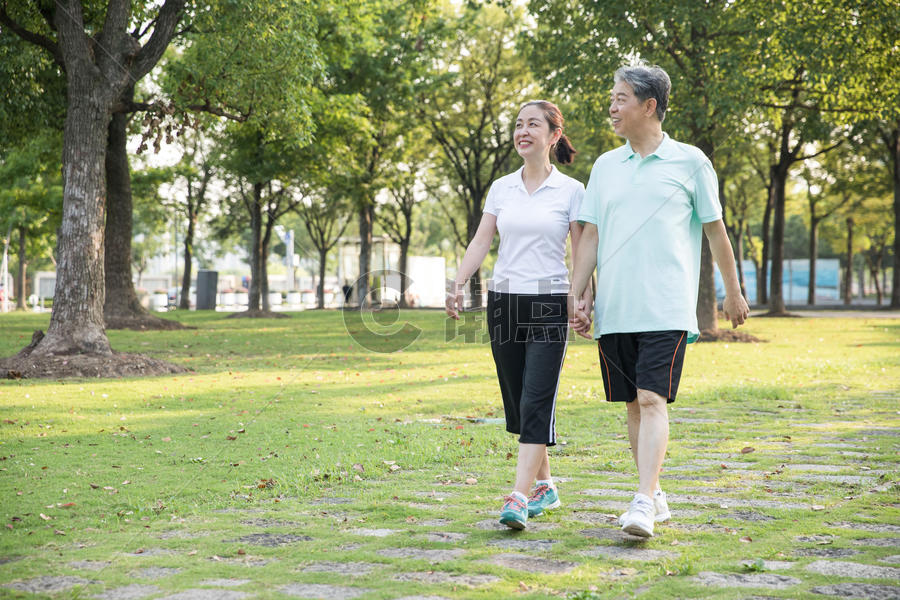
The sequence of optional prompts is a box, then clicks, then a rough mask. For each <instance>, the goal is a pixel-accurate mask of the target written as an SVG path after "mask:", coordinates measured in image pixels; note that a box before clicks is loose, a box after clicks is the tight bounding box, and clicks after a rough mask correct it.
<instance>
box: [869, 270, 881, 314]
mask: <svg viewBox="0 0 900 600" xmlns="http://www.w3.org/2000/svg"><path fill="white" fill-rule="evenodd" d="M866 262H868V263H869V275H871V276H872V282H873V283H874V284H875V299H876V304H877V305H878V306H881V299H882V291H881V282H880V281H878V275H879V271H880V270H881V264H880V262H881V261H879V260H878V259H877V258H872V259H869V260H867V261H866Z"/></svg>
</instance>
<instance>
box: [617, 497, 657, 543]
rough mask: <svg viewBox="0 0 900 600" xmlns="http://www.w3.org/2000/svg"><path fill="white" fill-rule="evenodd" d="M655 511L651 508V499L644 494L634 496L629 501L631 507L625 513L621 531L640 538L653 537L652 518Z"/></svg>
mask: <svg viewBox="0 0 900 600" xmlns="http://www.w3.org/2000/svg"><path fill="white" fill-rule="evenodd" d="M655 516H656V509H655V508H654V507H653V499H652V498H650V496H645V495H644V494H635V495H634V500H632V501H631V507H630V508H629V509H628V512H627V513H625V519H624V523H623V524H622V531H624V532H625V533H630V534H631V535H636V536H640V537H653V518H654V517H655Z"/></svg>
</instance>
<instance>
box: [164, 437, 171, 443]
mask: <svg viewBox="0 0 900 600" xmlns="http://www.w3.org/2000/svg"><path fill="white" fill-rule="evenodd" d="M162 441H164V442H171V441H172V438H170V437H164V438H163V439H162Z"/></svg>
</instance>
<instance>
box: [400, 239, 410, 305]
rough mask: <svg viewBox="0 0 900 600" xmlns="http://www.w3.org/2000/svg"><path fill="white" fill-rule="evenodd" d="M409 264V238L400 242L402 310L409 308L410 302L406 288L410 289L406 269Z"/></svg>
mask: <svg viewBox="0 0 900 600" xmlns="http://www.w3.org/2000/svg"><path fill="white" fill-rule="evenodd" d="M408 263H409V238H406V239H404V240H403V241H401V242H400V308H409V300H408V299H407V297H406V288H407V287H409V277H408V276H407V274H406V269H407V266H408Z"/></svg>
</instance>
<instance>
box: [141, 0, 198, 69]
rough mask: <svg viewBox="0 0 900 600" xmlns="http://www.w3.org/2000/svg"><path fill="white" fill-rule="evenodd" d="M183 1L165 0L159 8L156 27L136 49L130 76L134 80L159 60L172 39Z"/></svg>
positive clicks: (184, 0)
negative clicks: (144, 42) (138, 48)
mask: <svg viewBox="0 0 900 600" xmlns="http://www.w3.org/2000/svg"><path fill="white" fill-rule="evenodd" d="M185 2H186V0H166V3H165V4H163V6H162V8H160V9H159V16H157V18H156V27H154V28H153V33H152V34H151V35H150V39H149V40H148V41H147V43H146V44H144V46H143V47H142V48H141V49H140V50H138V53H137V56H136V57H135V59H134V63H133V64H132V65H131V77H132V79H133V80H134V81H138V80H139V79H141V78H142V77H143V76H144V75H146V74H147V73H149V72H150V69H152V68H153V67H154V66H155V65H156V63H157V62H159V59H160V57H162V55H163V52H165V50H166V47H168V45H169V42H170V41H171V40H172V35H173V34H174V32H175V26H176V25H177V24H178V21H180V20H181V13H182V11H183V10H184V4H185Z"/></svg>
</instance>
